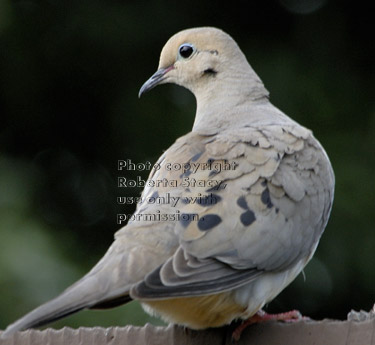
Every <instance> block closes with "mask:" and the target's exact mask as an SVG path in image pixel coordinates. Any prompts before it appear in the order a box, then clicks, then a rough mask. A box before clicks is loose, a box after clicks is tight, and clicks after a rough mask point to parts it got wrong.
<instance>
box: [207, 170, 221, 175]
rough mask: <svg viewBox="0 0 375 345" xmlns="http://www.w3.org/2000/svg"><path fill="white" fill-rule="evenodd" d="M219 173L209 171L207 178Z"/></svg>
mask: <svg viewBox="0 0 375 345" xmlns="http://www.w3.org/2000/svg"><path fill="white" fill-rule="evenodd" d="M218 173H219V171H218V170H211V171H210V173H209V174H208V177H212V176H215V175H217V174H218Z"/></svg>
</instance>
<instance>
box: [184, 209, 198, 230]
mask: <svg viewBox="0 0 375 345" xmlns="http://www.w3.org/2000/svg"><path fill="white" fill-rule="evenodd" d="M197 216H198V215H197V214H196V213H181V215H180V223H181V225H182V226H183V227H184V228H187V227H188V226H189V224H190V223H191V221H192V220H193V219H195V218H196V217H197Z"/></svg>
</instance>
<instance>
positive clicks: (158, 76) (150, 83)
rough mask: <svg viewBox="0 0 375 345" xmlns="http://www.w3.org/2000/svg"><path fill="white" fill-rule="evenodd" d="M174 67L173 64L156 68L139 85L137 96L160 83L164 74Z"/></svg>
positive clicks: (163, 78)
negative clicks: (148, 77) (140, 85)
mask: <svg viewBox="0 0 375 345" xmlns="http://www.w3.org/2000/svg"><path fill="white" fill-rule="evenodd" d="M172 69H174V66H173V65H172V66H169V67H166V68H160V69H158V70H157V71H156V72H155V73H154V74H153V75H152V76H151V78H150V79H149V80H147V81H146V82H145V83H144V84H143V85H142V87H141V89H140V90H139V93H138V97H139V98H140V97H141V96H142V95H143V94H144V93H145V92H147V91H149V90H151V89H152V88H154V87H155V86H156V85H158V84H160V83H161V82H162V81H163V80H165V78H166V76H165V75H166V74H167V73H168V72H169V71H170V70H172Z"/></svg>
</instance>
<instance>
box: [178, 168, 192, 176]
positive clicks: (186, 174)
mask: <svg viewBox="0 0 375 345" xmlns="http://www.w3.org/2000/svg"><path fill="white" fill-rule="evenodd" d="M191 173H192V171H191V170H190V169H189V170H186V171H185V172H184V173H182V174H181V175H180V178H183V177H184V176H185V177H188V176H190V175H191Z"/></svg>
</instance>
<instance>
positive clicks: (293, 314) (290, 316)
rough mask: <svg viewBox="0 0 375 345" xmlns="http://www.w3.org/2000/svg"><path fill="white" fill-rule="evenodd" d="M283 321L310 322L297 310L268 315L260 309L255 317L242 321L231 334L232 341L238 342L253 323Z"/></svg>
mask: <svg viewBox="0 0 375 345" xmlns="http://www.w3.org/2000/svg"><path fill="white" fill-rule="evenodd" d="M271 320H274V321H284V322H297V321H302V320H310V318H309V317H306V316H303V315H302V314H301V313H300V312H299V311H298V310H291V311H287V312H285V313H278V314H268V313H266V312H265V311H263V310H262V309H261V310H259V311H258V312H257V313H256V314H255V315H253V316H251V317H250V318H248V319H247V320H244V321H243V322H242V323H241V324H240V325H239V326H238V327H236V329H235V330H234V331H233V333H232V339H233V340H235V341H238V340H240V337H241V334H242V332H243V331H244V330H245V328H247V327H248V326H250V325H252V324H254V323H261V322H266V321H271Z"/></svg>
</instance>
